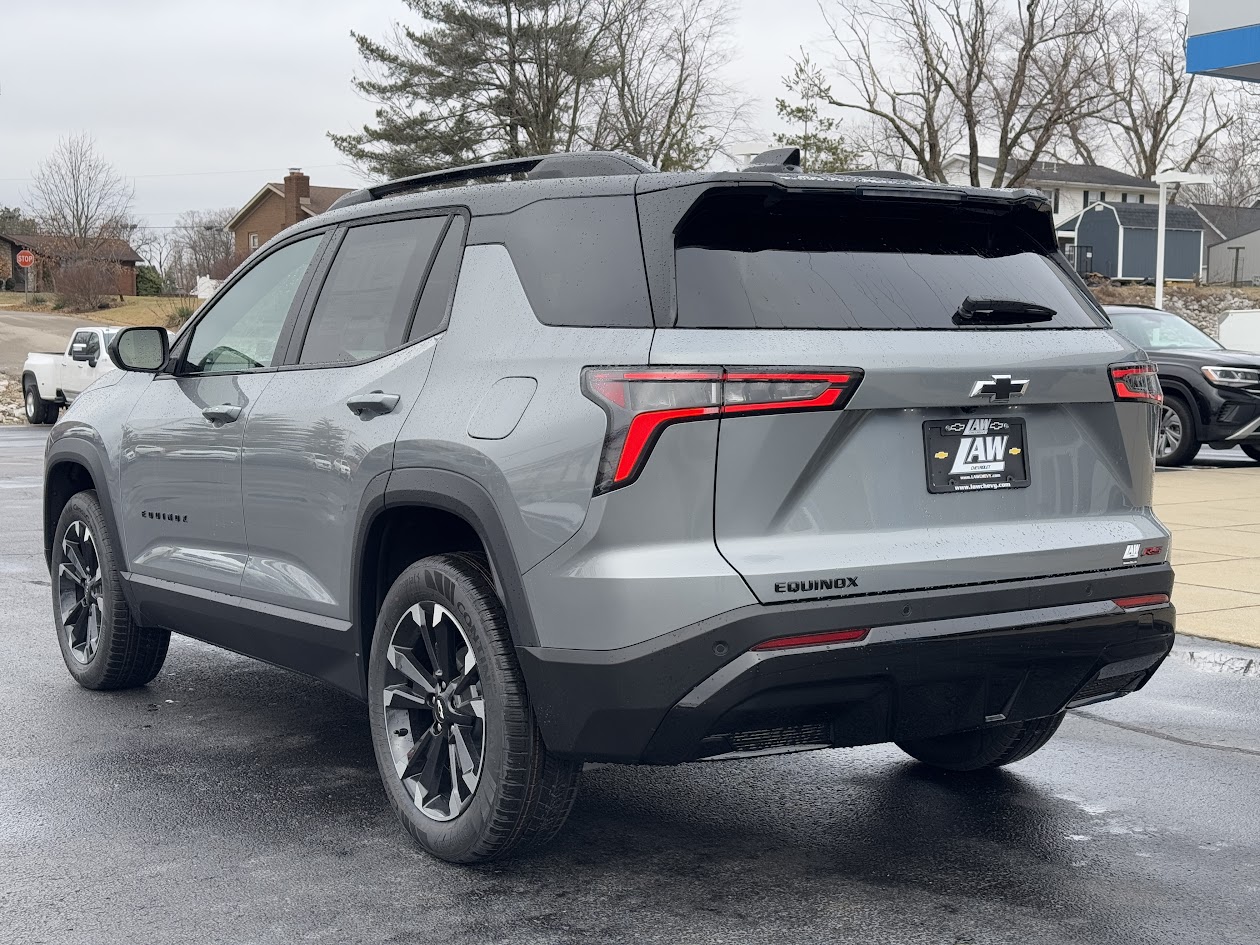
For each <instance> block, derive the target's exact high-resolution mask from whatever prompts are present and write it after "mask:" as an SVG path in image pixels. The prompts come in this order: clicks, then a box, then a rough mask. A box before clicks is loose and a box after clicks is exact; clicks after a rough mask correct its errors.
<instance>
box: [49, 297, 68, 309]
mask: <svg viewBox="0 0 1260 945" xmlns="http://www.w3.org/2000/svg"><path fill="white" fill-rule="evenodd" d="M65 307H66V303H65V302H63V301H61V299H58V300H57V301H56V302H53V304H52V310H53V311H54V312H61V311H64V310H65Z"/></svg>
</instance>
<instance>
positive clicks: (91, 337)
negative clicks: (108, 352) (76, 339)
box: [83, 331, 101, 358]
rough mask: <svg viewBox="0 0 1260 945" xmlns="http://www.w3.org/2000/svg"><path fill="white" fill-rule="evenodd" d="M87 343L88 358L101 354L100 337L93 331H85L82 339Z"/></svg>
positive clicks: (97, 356)
mask: <svg viewBox="0 0 1260 945" xmlns="http://www.w3.org/2000/svg"><path fill="white" fill-rule="evenodd" d="M83 340H84V341H85V342H86V343H87V348H86V351H87V355H88V357H90V358H99V357H100V356H101V339H100V337H99V336H98V335H97V334H96V332H94V331H89V332H87V333H86V337H85V338H84V339H83Z"/></svg>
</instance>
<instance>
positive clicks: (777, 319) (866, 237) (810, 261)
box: [675, 191, 1105, 330]
mask: <svg viewBox="0 0 1260 945" xmlns="http://www.w3.org/2000/svg"><path fill="white" fill-rule="evenodd" d="M1021 218H1023V219H1026V215H1025V214H1021V213H1018V212H1017V213H1010V212H1002V213H992V212H986V211H983V210H978V209H974V208H968V207H963V206H960V205H956V204H955V205H943V206H942V205H932V204H927V203H925V202H923V201H918V200H905V201H896V200H879V199H860V198H857V197H854V196H852V195H847V194H846V195H819V194H809V195H800V196H798V195H786V196H785V195H783V194H782V192H781V191H780V192H766V191H751V192H738V193H731V192H721V191H718V192H714V193H710V194H709V195H707V196H705V197H703V198H701V200H700V201H698V202H697V205H696V207H695V209H694V210H693V211H692V212H691V213H690V214H689V215H688V217H687V218H686V219H685V220H684V221H683V223H682V225H681V226H680V227H679V230H678V233H677V237H676V242H675V247H676V249H675V265H676V270H677V289H678V295H677V298H678V319H677V322H676V324H677V326H678V327H680V328H823V329H944V328H949V329H954V328H959V327H964V326H966V327H983V328H991V327H1006V328H1015V329H1021V330H1022V329H1029V328H1101V327H1105V323H1104V322H1103V321H1102V319H1101V318H1100V317H1099V316H1097V315H1095V314H1093V313H1092V312H1091V310H1090V309H1089V308H1088V302H1087V301H1086V300H1085V297H1084V294H1083V292H1082V291H1081V290H1080V289H1079V288H1078V287H1077V286H1076V285H1075V284H1074V283H1073V281H1072V278H1071V276H1070V275H1069V274H1068V273H1067V272H1066V271H1064V269H1063V268H1061V267H1060V266H1059V265H1058V263H1057V262H1056V260H1055V258H1054V257H1053V256H1052V255H1050V254H1048V253H1047V251H1046V250H1045V249H1044V248H1043V247H1042V246H1041V245H1040V244H1039V243H1038V240H1037V239H1036V238H1035V237H1034V236H1033V235H1032V234H1030V233H1028V232H1027V231H1026V230H1024V229H1022V228H1021V223H1020V219H1021ZM968 299H971V300H972V301H973V302H977V301H981V300H983V301H985V302H1015V303H1021V302H1022V303H1031V304H1033V305H1036V306H1041V307H1044V308H1049V309H1053V310H1054V315H1053V317H1052V318H1049V319H1048V320H1044V321H1036V322H1029V323H1020V324H1006V325H998V324H981V323H979V322H978V321H975V320H973V321H967V320H965V319H964V320H963V324H962V325H960V324H959V323H958V322H957V321H956V320H955V318H954V316H955V313H957V312H958V311H959V309H960V307H962V306H963V303H964V302H966V301H967V300H968Z"/></svg>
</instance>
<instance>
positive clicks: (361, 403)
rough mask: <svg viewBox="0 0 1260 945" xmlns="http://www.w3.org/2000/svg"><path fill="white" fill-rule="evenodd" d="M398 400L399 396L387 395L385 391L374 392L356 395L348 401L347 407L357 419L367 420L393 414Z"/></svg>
mask: <svg viewBox="0 0 1260 945" xmlns="http://www.w3.org/2000/svg"><path fill="white" fill-rule="evenodd" d="M398 400H399V397H398V395H397V394H386V393H385V392H384V391H379V390H374V391H372V393H370V394H355V395H354V396H353V397H351V398H349V399H348V400H347V401H346V406H347V407H349V408H350V412H351V413H352V414H354V415H355V416H356V417H359V418H360V419H367V418H368V417H375V416H378V415H380V414H383V413H389V412H391V411H392V410H393V409H394V408H395V407H397V406H398Z"/></svg>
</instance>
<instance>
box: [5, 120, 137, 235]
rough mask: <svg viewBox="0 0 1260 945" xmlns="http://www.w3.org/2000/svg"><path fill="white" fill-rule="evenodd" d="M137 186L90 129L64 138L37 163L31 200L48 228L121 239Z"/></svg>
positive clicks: (58, 232) (56, 232) (61, 232)
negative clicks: (101, 147) (107, 157)
mask: <svg viewBox="0 0 1260 945" xmlns="http://www.w3.org/2000/svg"><path fill="white" fill-rule="evenodd" d="M134 197H135V191H134V189H133V188H132V186H131V184H130V183H128V182H127V180H126V179H125V178H123V176H122V175H121V174H119V173H118V172H117V171H116V170H115V169H114V167H113V165H112V164H110V163H109V162H108V161H106V160H105V158H104V157H103V156H102V155H101V154H100V153H99V152H98V151H97V150H96V142H95V141H94V140H93V139H92V136H91V135H88V134H86V133H85V134H78V135H72V136H71V137H69V138H62V139H61V140H60V141H58V142H57V147H56V148H54V149H53V152H52V154H50V155H49V156H48V157H47V158H45V159H44V160H43V161H42V162H41V163H40V165H39V166H38V167H37V168H36V169H35V177H34V182H33V184H32V186H31V191H30V194H29V195H28V202H29V203H30V207H31V210H32V212H33V213H34V214H35V217H36V219H37V220H38V221H39V225H40V227H41V228H42V229H43V231H44V232H45V233H49V234H51V235H54V236H58V237H63V238H69V239H73V240H77V241H81V242H84V243H89V242H92V241H96V240H102V239H120V238H122V236H123V234H124V231H125V230H126V229H127V228H128V227H129V226H130V225H131V223H132V220H131V203H132V200H133V199H134Z"/></svg>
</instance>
